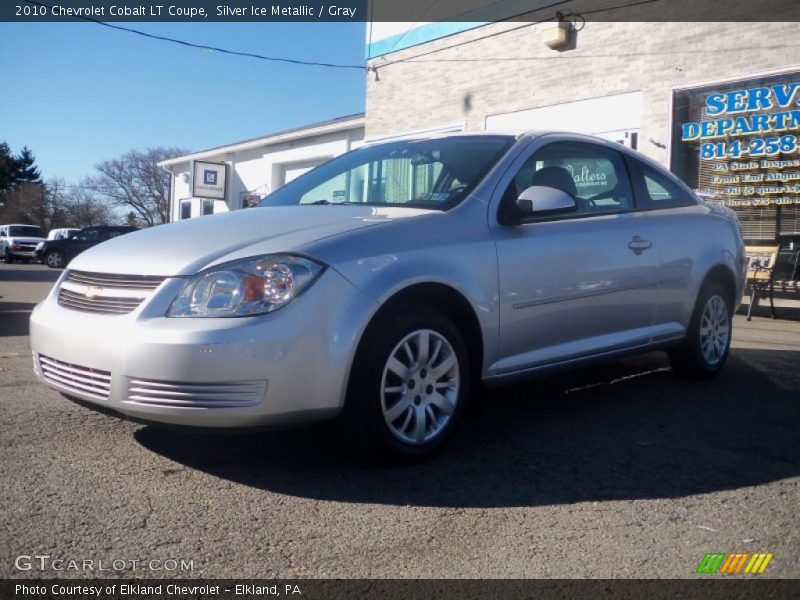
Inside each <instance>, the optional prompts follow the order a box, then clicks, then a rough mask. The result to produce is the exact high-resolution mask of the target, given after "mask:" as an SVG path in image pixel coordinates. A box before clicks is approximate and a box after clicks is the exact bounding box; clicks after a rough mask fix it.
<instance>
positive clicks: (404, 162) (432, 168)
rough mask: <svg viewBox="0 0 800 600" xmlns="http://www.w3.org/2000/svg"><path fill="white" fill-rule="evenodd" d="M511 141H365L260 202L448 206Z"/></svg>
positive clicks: (499, 138) (485, 138) (469, 138)
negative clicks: (377, 142)
mask: <svg viewBox="0 0 800 600" xmlns="http://www.w3.org/2000/svg"><path fill="white" fill-rule="evenodd" d="M512 143H513V138H511V137H508V136H487V135H481V136H457V137H449V138H441V139H426V140H404V141H398V142H389V143H384V144H376V145H374V146H366V147H364V148H360V149H358V150H354V151H353V152H349V153H347V154H344V155H342V156H340V157H338V158H334V159H333V160H330V161H328V162H326V163H325V164H323V165H320V166H319V167H317V168H316V169H313V170H312V171H309V172H308V173H305V174H304V175H302V176H300V177H298V178H297V179H295V180H294V181H291V182H290V183H288V184H286V185H285V186H283V187H282V188H280V189H279V190H277V191H275V192H274V193H272V194H270V195H269V196H266V197H265V198H262V200H261V202H259V206H289V205H319V204H365V205H371V206H407V207H413V208H432V209H438V210H447V209H450V208H452V207H453V206H455V205H456V204H458V203H459V202H460V201H461V200H463V199H464V197H466V195H467V194H468V193H469V192H470V191H471V190H472V188H473V187H474V186H475V185H476V184H477V183H478V182H479V181H480V180H481V178H482V177H483V176H484V175H485V174H486V173H487V172H488V171H489V169H490V168H491V167H492V165H494V163H495V162H496V161H497V160H498V159H499V158H500V157H501V156H502V155H503V154H504V153H505V151H506V150H507V149H508V148H509V147H510V146H511V144H512Z"/></svg>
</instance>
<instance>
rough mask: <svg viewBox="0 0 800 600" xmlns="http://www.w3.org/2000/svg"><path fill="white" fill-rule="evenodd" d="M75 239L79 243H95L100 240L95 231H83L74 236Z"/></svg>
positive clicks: (98, 234)
mask: <svg viewBox="0 0 800 600" xmlns="http://www.w3.org/2000/svg"><path fill="white" fill-rule="evenodd" d="M75 239H76V240H80V241H81V242H96V241H98V240H99V239H100V231H98V230H97V229H84V230H83V231H81V232H80V233H79V234H78V235H76V236H75Z"/></svg>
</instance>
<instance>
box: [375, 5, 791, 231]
mask: <svg viewBox="0 0 800 600" xmlns="http://www.w3.org/2000/svg"><path fill="white" fill-rule="evenodd" d="M444 25H447V26H444ZM554 27H556V25H555V23H552V22H550V23H541V24H534V25H528V26H525V24H520V23H518V22H515V23H494V24H486V25H481V24H477V23H472V24H432V23H423V24H419V23H416V24H413V25H411V24H398V23H373V24H371V27H370V28H369V31H368V39H367V55H368V58H369V60H368V65H369V68H370V71H369V76H368V78H367V102H366V136H367V139H380V138H382V137H386V136H390V135H397V134H398V133H401V132H413V131H428V130H430V131H436V130H465V131H482V130H501V131H516V132H519V131H524V130H536V129H543V130H550V129H558V130H569V131H578V132H582V133H588V134H594V135H599V136H601V137H605V138H607V139H612V140H615V141H619V142H621V143H624V144H626V145H628V146H631V147H633V148H636V149H638V150H639V151H641V152H643V153H644V154H646V155H648V156H650V157H652V158H654V159H655V160H657V161H659V162H661V163H662V164H664V165H665V166H667V167H669V168H671V169H672V170H673V171H674V172H676V173H677V174H678V175H680V176H681V177H683V178H684V180H686V181H687V183H689V185H691V186H692V187H693V188H695V189H696V190H698V191H699V192H700V193H701V194H703V195H704V196H706V197H707V198H709V199H712V200H714V201H717V202H720V203H724V204H727V205H729V206H732V207H733V208H734V209H735V210H737V212H738V213H739V216H740V220H741V222H742V228H743V230H744V232H745V236H746V237H747V239H748V241H750V242H765V241H769V242H776V241H782V242H785V243H786V244H787V245H789V244H796V243H797V242H798V241H800V175H798V173H800V162H799V160H798V159H800V151H798V144H800V48H798V39H800V36H798V34H800V28H799V27H798V24H797V23H755V22H753V23H750V22H730V23H725V22H706V23H703V22H687V23H682V22H659V23H652V22H651V23H648V22H640V23H636V22H595V21H588V22H585V23H580V24H578V25H577V26H573V25H571V24H570V25H569V39H568V42H567V43H566V44H564V45H563V46H562V47H559V48H557V49H553V48H551V47H550V46H548V45H547V41H548V40H550V39H552V38H553V29H554ZM398 98H402V101H398Z"/></svg>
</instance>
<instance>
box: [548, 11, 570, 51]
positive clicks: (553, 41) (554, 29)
mask: <svg viewBox="0 0 800 600" xmlns="http://www.w3.org/2000/svg"><path fill="white" fill-rule="evenodd" d="M572 31H573V28H572V23H571V22H569V21H565V20H563V18H562V17H561V15H559V16H558V21H556V22H554V23H548V24H547V25H545V27H544V29H542V41H543V42H544V43H545V44H546V45H547V47H548V48H550V49H551V50H559V49H561V48H563V47H564V46H567V45H568V44H569V43H570V41H571V38H572Z"/></svg>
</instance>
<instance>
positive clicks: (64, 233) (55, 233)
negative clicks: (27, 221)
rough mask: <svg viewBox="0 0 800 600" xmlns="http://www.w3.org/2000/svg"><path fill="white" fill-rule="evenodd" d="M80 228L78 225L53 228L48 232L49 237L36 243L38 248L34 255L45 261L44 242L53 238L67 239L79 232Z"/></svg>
mask: <svg viewBox="0 0 800 600" xmlns="http://www.w3.org/2000/svg"><path fill="white" fill-rule="evenodd" d="M79 231H80V229H78V228H77V227H62V228H58V229H51V230H50V231H49V232H48V233H47V239H46V240H42V241H41V242H39V243H38V244H36V250H35V251H34V255H35V256H36V258H38V259H39V260H41V261H42V262H44V256H43V255H42V250H43V249H44V243H45V242H49V241H52V240H65V239H67V238H71V237H72V236H73V235H75V234H76V233H78V232H79Z"/></svg>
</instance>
